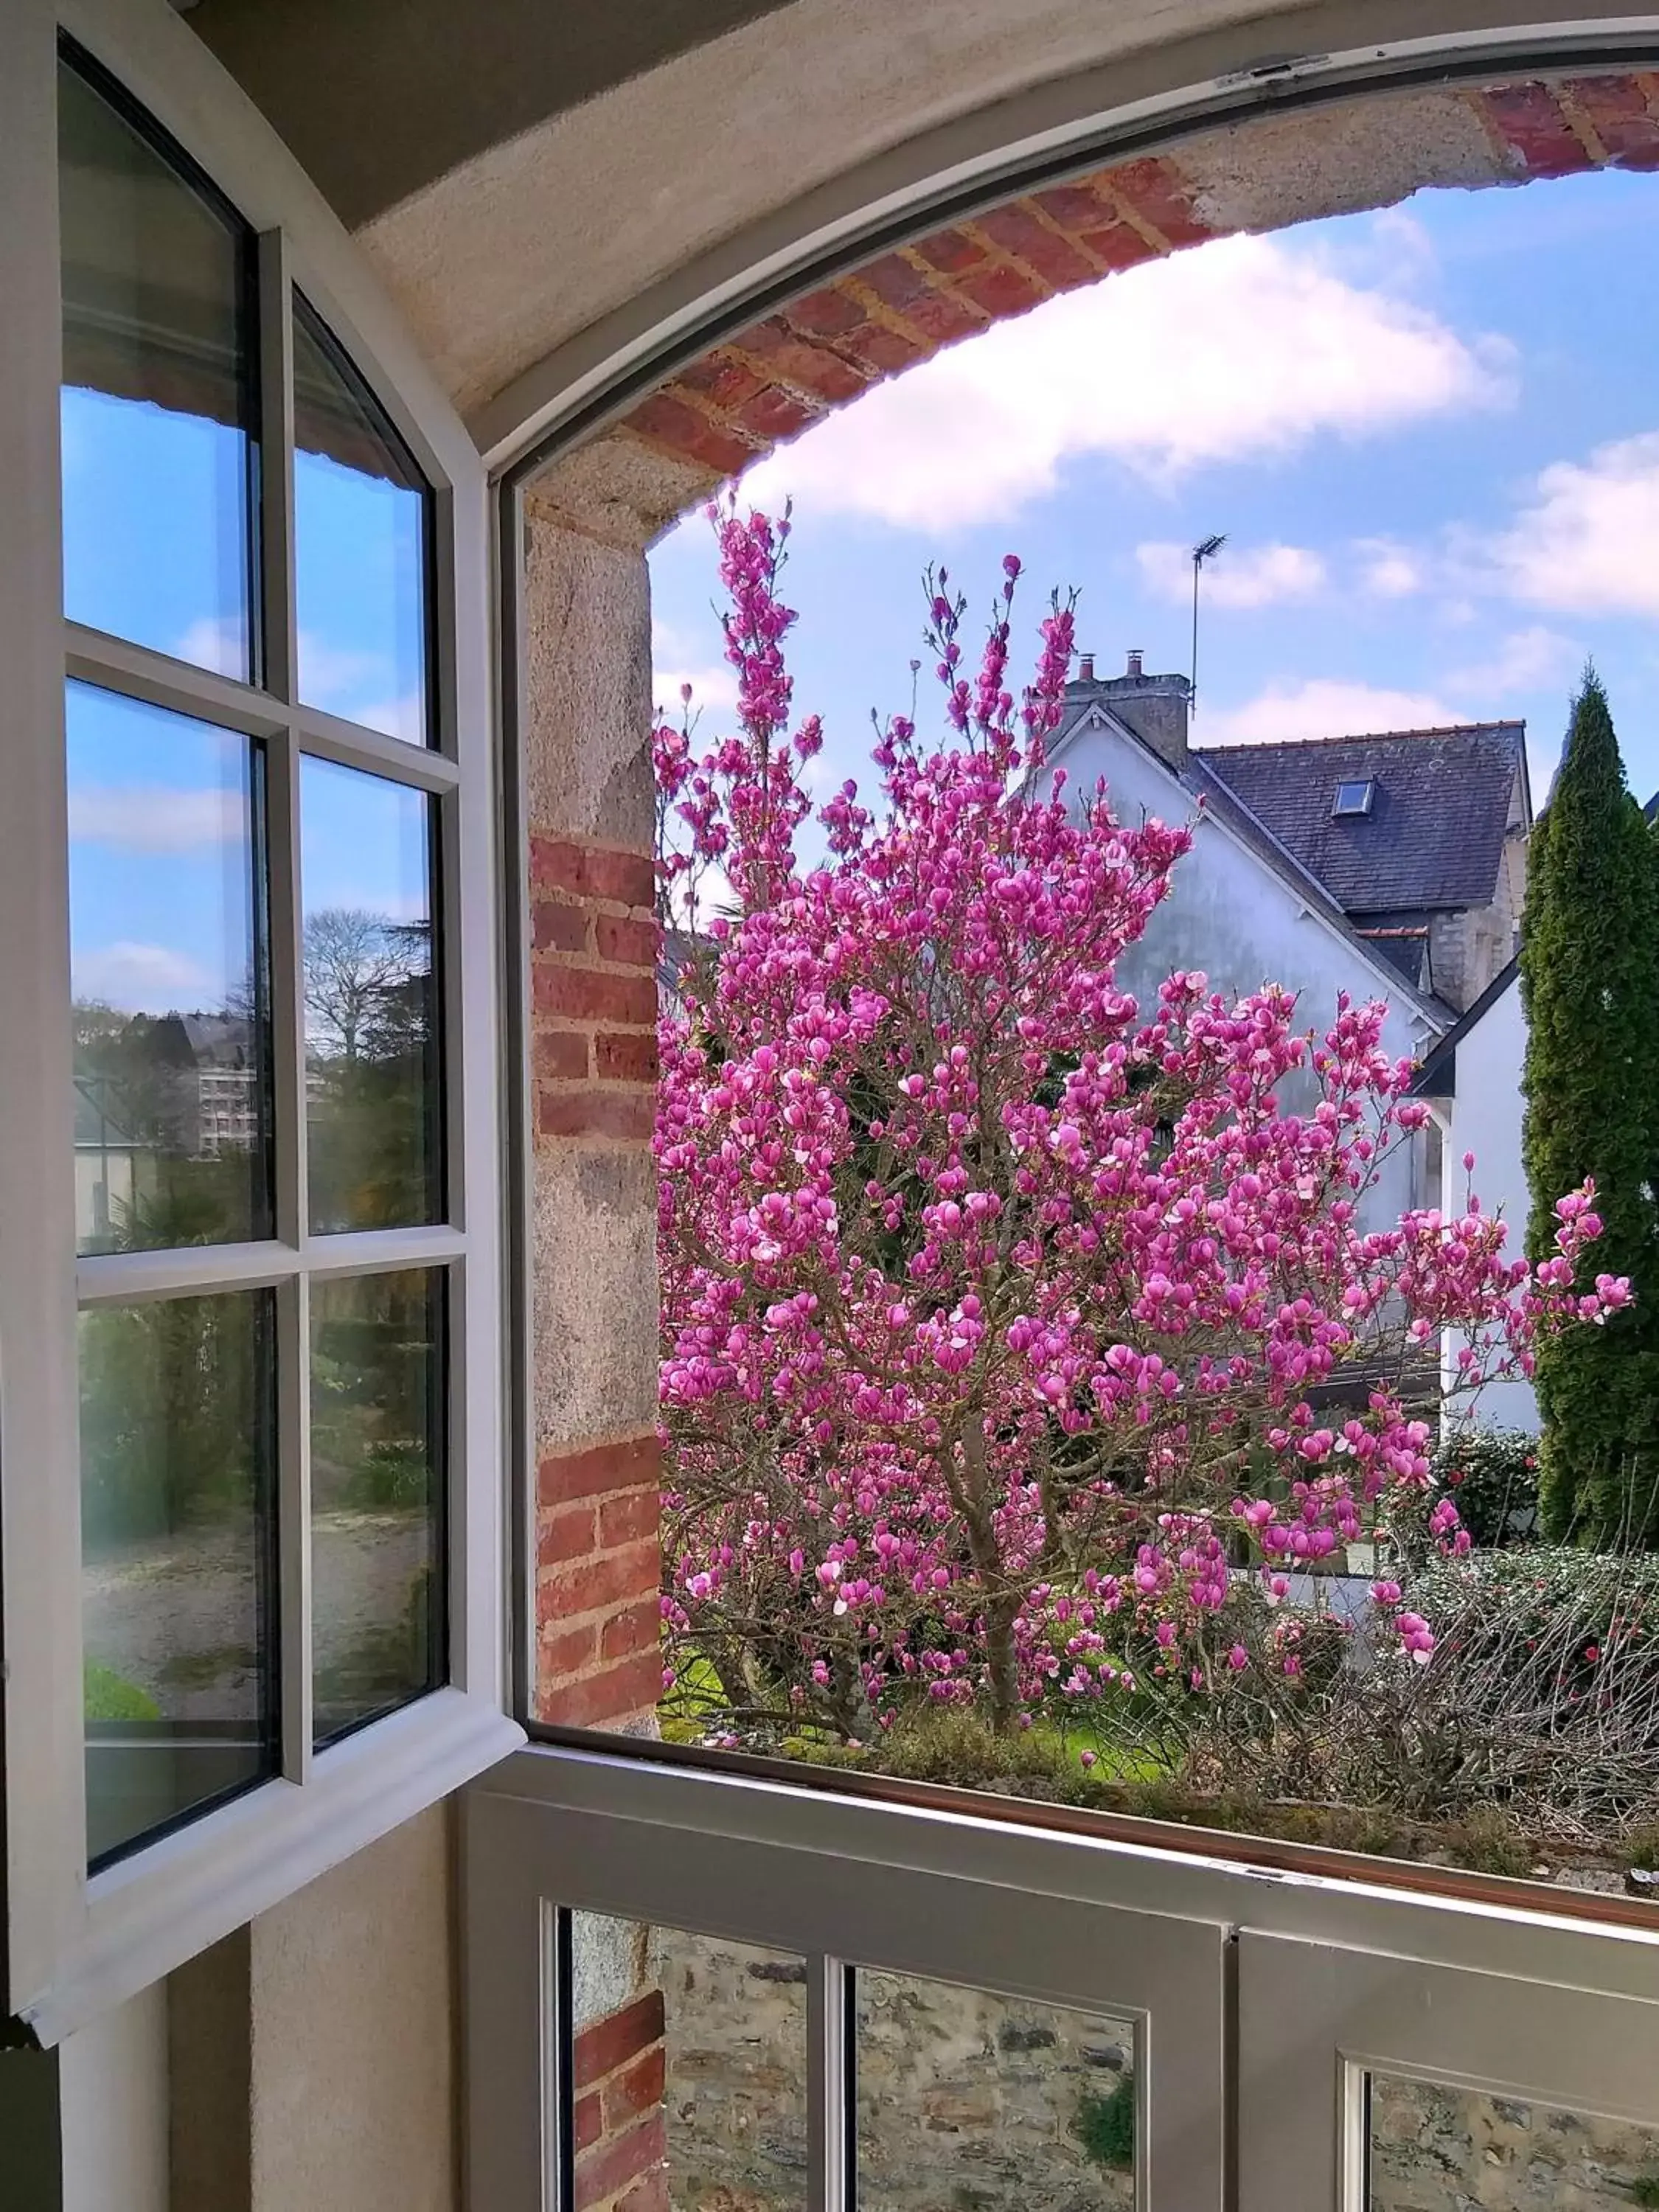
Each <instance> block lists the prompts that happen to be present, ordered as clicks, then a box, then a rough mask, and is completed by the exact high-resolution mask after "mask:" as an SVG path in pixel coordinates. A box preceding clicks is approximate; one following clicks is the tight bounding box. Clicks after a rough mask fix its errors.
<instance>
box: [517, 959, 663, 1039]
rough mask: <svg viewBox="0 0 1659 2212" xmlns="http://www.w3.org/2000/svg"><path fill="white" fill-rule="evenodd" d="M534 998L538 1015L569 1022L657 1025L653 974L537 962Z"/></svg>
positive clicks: (534, 978) (636, 1025) (533, 981)
mask: <svg viewBox="0 0 1659 2212" xmlns="http://www.w3.org/2000/svg"><path fill="white" fill-rule="evenodd" d="M531 998H532V1004H533V1005H534V1006H535V1009H536V1012H538V1014H555V1015H560V1016H562V1018H564V1019H565V1020H566V1021H572V1022H618V1023H622V1024H631V1025H632V1026H633V1027H634V1028H635V1029H646V1028H654V1027H655V1026H656V1020H657V985H656V979H655V977H654V976H651V975H616V974H614V973H613V972H611V971H610V970H607V969H599V968H566V967H556V966H554V965H552V964H551V963H538V965H537V966H536V968H535V969H534V970H533V972H532V976H531Z"/></svg>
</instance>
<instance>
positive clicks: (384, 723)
mask: <svg viewBox="0 0 1659 2212" xmlns="http://www.w3.org/2000/svg"><path fill="white" fill-rule="evenodd" d="M340 711H343V710H341V709H336V708H331V709H330V712H331V713H334V712H340ZM350 719H351V720H353V721H354V722H361V723H362V726H363V727H364V728H365V729H366V730H379V731H380V732H381V733H382V734H383V735H384V736H386V737H388V738H404V739H406V740H407V742H408V743H409V744H411V745H423V744H425V743H426V702H425V700H424V699H423V698H422V696H421V694H420V693H419V692H418V691H406V692H405V693H404V696H403V697H402V698H401V699H370V700H368V702H366V703H364V704H363V705H362V706H356V707H353V708H351V709H350Z"/></svg>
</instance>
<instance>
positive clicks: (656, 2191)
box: [616, 2170, 673, 2212]
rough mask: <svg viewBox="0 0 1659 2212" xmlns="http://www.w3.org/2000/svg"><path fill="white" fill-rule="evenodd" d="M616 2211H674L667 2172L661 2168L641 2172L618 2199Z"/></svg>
mask: <svg viewBox="0 0 1659 2212" xmlns="http://www.w3.org/2000/svg"><path fill="white" fill-rule="evenodd" d="M616 2212H673V2207H672V2205H671V2203H670V2200H669V2195H668V2176H667V2174H666V2173H665V2172H661V2171H660V2170H659V2172H655V2173H645V2174H641V2177H640V2179H638V2180H637V2181H636V2182H635V2183H634V2184H633V2185H632V2186H631V2187H630V2188H629V2190H628V2191H627V2193H626V2194H625V2195H624V2196H622V2197H618V2198H617V2203H616Z"/></svg>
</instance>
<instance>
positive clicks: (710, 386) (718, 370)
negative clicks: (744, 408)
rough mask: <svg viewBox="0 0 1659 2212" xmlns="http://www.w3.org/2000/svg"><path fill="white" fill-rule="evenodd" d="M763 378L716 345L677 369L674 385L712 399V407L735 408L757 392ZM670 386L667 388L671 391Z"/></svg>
mask: <svg viewBox="0 0 1659 2212" xmlns="http://www.w3.org/2000/svg"><path fill="white" fill-rule="evenodd" d="M765 381H766V379H765V378H764V377H763V376H757V375H756V374H755V372H754V370H753V369H752V368H750V366H749V363H748V362H746V361H739V360H738V356H736V354H734V353H728V352H727V351H726V349H725V347H724V346H717V347H716V348H715V349H714V352H713V353H706V354H704V355H703V356H702V359H701V360H700V361H694V362H690V364H689V365H688V366H687V367H686V368H683V369H681V370H680V372H679V374H678V375H677V376H676V377H675V379H674V384H676V385H684V386H687V387H688V388H689V389H690V391H692V392H702V394H703V396H704V398H708V399H712V400H713V401H714V404H715V406H716V407H736V406H738V405H739V404H741V402H742V401H744V400H745V399H747V398H750V396H751V395H752V394H753V393H755V392H758V391H759V390H760V388H761V386H762V385H763V384H764V383H765ZM672 388H673V386H670V387H669V389H670V390H672Z"/></svg>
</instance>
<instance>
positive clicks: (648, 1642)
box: [599, 1597, 662, 1664]
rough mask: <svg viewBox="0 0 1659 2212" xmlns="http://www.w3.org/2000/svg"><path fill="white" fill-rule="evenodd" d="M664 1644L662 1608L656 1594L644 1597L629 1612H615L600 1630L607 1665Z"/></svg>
mask: <svg viewBox="0 0 1659 2212" xmlns="http://www.w3.org/2000/svg"><path fill="white" fill-rule="evenodd" d="M661 1645H662V1607H661V1605H660V1604H659V1602H658V1601H657V1599H655V1598H654V1597H651V1598H641V1599H640V1600H639V1601H637V1602H636V1603H635V1604H634V1605H630V1606H629V1607H628V1608H627V1609H626V1611H624V1612H622V1613H612V1614H611V1616H610V1618H609V1620H606V1621H605V1622H604V1624H603V1625H602V1626H601V1627H600V1630H599V1656H600V1658H601V1659H603V1660H604V1661H605V1662H606V1663H607V1664H609V1662H611V1661H612V1660H615V1659H631V1658H633V1656H635V1653H636V1652H639V1651H656V1650H660V1649H661Z"/></svg>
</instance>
